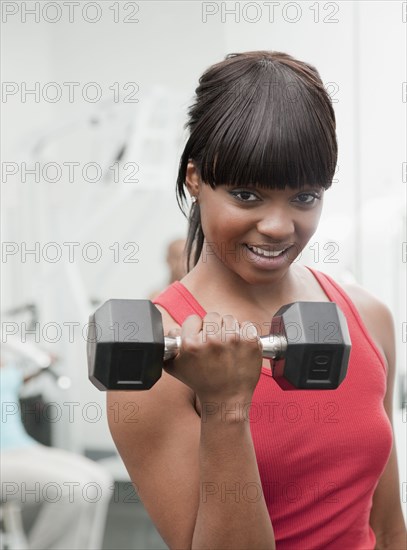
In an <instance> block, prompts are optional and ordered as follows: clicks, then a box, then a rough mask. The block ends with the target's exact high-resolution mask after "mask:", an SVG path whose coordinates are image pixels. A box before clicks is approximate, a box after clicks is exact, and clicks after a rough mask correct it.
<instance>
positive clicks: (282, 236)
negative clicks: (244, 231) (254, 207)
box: [257, 206, 295, 243]
mask: <svg viewBox="0 0 407 550" xmlns="http://www.w3.org/2000/svg"><path fill="white" fill-rule="evenodd" d="M257 231H258V232H259V233H261V234H262V235H265V236H267V237H268V238H270V239H272V240H273V241H274V242H277V243H279V242H284V243H286V242H288V241H289V240H290V238H292V237H293V236H294V233H295V225H294V220H293V219H292V218H291V216H289V214H288V213H287V210H286V209H284V208H281V207H277V206H275V207H273V208H268V210H267V212H266V213H265V214H264V215H263V216H262V217H261V219H259V221H258V222H257Z"/></svg>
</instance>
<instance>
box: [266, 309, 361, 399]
mask: <svg viewBox="0 0 407 550" xmlns="http://www.w3.org/2000/svg"><path fill="white" fill-rule="evenodd" d="M272 332H273V333H276V332H277V333H279V334H282V335H283V336H285V338H286V339H287V343H288V346H287V350H286V352H285V354H284V355H285V356H284V358H281V359H277V360H274V361H272V370H273V377H274V379H275V380H276V382H277V383H278V384H279V386H280V387H281V388H282V389H293V390H294V389H297V390H298V389H314V390H316V389H321V390H322V389H324V390H326V389H335V388H337V387H338V386H339V384H341V382H342V381H343V379H344V378H345V376H346V372H347V367H348V361H349V355H350V349H351V341H350V336H349V331H348V326H347V323H346V319H345V316H344V315H343V313H342V311H341V310H340V309H339V308H338V306H337V305H336V304H335V303H333V302H295V303H293V304H287V305H285V306H283V307H282V308H280V309H279V311H278V312H277V313H276V315H275V316H274V317H273V321H272Z"/></svg>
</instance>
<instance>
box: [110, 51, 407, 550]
mask: <svg viewBox="0 0 407 550" xmlns="http://www.w3.org/2000/svg"><path fill="white" fill-rule="evenodd" d="M187 126H188V129H189V131H190V137H189V140H188V142H187V144H186V146H185V150H184V152H183V155H182V158H181V162H180V167H179V175H178V181H177V192H178V199H179V202H180V204H181V206H182V204H183V202H184V200H185V198H186V194H189V195H190V197H191V198H192V201H193V204H192V207H191V212H190V218H189V233H188V241H187V252H188V260H189V262H190V263H191V262H192V265H193V267H192V269H191V270H190V271H189V273H188V274H187V275H186V276H185V277H184V278H183V279H182V280H181V282H180V283H174V284H173V285H171V286H170V287H169V288H168V289H167V290H165V291H164V292H163V293H162V294H161V295H160V296H158V297H157V298H156V300H155V303H156V304H157V307H158V309H159V310H160V311H161V313H162V316H163V321H164V331H165V333H170V334H172V335H175V334H180V335H181V336H182V346H181V350H180V353H179V354H178V356H177V357H176V359H175V360H174V361H172V362H171V363H170V364H168V365H167V366H166V372H165V373H163V376H162V378H161V379H160V380H159V382H158V383H157V384H156V385H155V386H154V387H153V388H152V389H151V390H149V391H146V392H141V393H134V394H130V393H126V392H123V393H120V392H111V393H110V395H109V396H108V402H109V404H112V403H113V402H115V403H117V402H118V403H119V404H120V405H121V406H122V407H124V408H125V407H126V404H127V403H128V402H129V401H134V402H136V403H137V405H138V406H139V411H140V412H139V420H138V422H137V423H135V424H126V423H125V422H117V423H116V422H115V421H114V420H115V419H114V418H113V415H112V416H111V419H110V428H111V431H112V434H113V437H114V439H115V442H116V445H117V447H118V449H119V452H120V453H121V456H122V457H123V460H124V462H125V464H126V466H127V469H128V471H129V473H130V476H131V478H132V480H133V482H134V483H135V484H136V485H137V487H138V490H139V493H140V496H141V498H142V500H143V502H144V505H145V507H146V509H147V510H148V512H149V514H150V516H151V518H152V520H153V521H154V523H155V525H156V527H157V529H158V530H159V532H160V534H161V535H162V537H163V539H164V541H165V542H166V543H167V544H168V546H169V547H170V548H174V549H175V548H176V549H180V548H213V549H218V548H219V549H220V548H222V549H224V548H233V549H236V548H240V549H249V548H251V549H273V548H277V550H293V549H296V550H297V549H307V550H309V549H313V550H314V549H316V548H320V549H324V550H327V549H344V548H346V549H350V548H352V550H362V549H363V550H367V549H373V548H377V549H385V548H392V549H394V550H396V549H400V548H403V547H404V544H405V526H404V521H403V516H402V511H401V507H400V496H399V480H398V471H397V458H396V451H395V448H394V446H392V445H393V438H392V427H391V407H392V395H393V385H394V369H395V366H394V362H395V357H394V356H395V352H394V330H393V324H392V319H391V314H390V312H389V310H388V309H387V308H386V307H385V306H384V305H383V304H382V303H380V302H379V301H378V300H377V299H376V298H374V297H373V296H371V295H370V294H369V293H368V292H366V291H364V290H363V289H362V288H359V287H346V289H343V288H341V287H339V286H338V285H337V284H336V283H335V282H334V281H333V280H332V279H331V278H330V277H327V276H325V275H323V274H322V273H320V272H318V271H315V270H311V269H309V268H307V267H304V266H301V265H299V264H298V263H294V261H295V259H296V258H297V257H298V255H299V253H300V252H301V250H303V249H304V247H305V246H306V244H307V243H308V241H309V240H310V238H311V237H312V235H313V234H314V232H315V230H316V228H317V225H318V221H319V218H320V214H321V209H322V202H323V197H324V192H325V190H326V189H328V188H329V187H330V185H331V182H332V178H333V174H334V171H335V166H336V161H337V142H336V135H335V115H334V112H333V109H332V105H331V101H330V98H329V96H328V95H327V93H326V92H325V90H324V87H323V84H322V82H321V79H320V76H319V74H318V72H317V71H316V69H315V68H314V67H312V66H310V65H309V64H307V63H304V62H300V61H298V60H296V59H294V58H292V57H291V56H289V55H287V54H283V53H278V52H267V51H260V52H247V53H242V54H231V55H228V56H227V57H226V59H225V60H224V61H222V62H220V63H218V64H216V65H214V66H212V67H210V68H209V69H208V70H207V71H206V72H205V73H204V74H203V75H202V77H201V78H200V81H199V86H198V88H197V90H196V100H195V103H194V104H193V105H192V107H191V108H190V111H189V121H188V124H187ZM295 301H318V302H328V301H333V302H336V303H337V304H338V306H339V307H340V308H341V309H342V311H343V312H344V314H345V316H346V319H347V322H348V326H349V331H350V336H351V340H352V352H351V357H350V363H349V368H348V374H347V377H346V379H345V380H344V382H343V383H342V385H341V386H340V387H339V388H338V389H337V390H334V391H297V392H294V393H293V392H284V391H283V390H281V389H280V388H279V387H278V385H277V384H276V383H275V382H274V381H273V380H272V377H271V373H270V366H269V364H268V363H267V361H262V359H261V351H260V348H259V344H258V339H257V337H256V335H258V336H262V335H267V334H268V331H269V329H270V321H271V319H272V317H273V315H274V314H275V313H276V311H277V310H278V309H279V308H280V307H281V306H282V305H284V304H287V303H290V302H295ZM250 322H251V323H252V324H251V323H250ZM116 406H117V405H116ZM109 408H110V409H111V410H112V411H113V410H114V407H109Z"/></svg>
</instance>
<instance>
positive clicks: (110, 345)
mask: <svg viewBox="0 0 407 550" xmlns="http://www.w3.org/2000/svg"><path fill="white" fill-rule="evenodd" d="M87 354H88V369H89V378H90V380H91V381H92V383H93V384H94V385H95V386H96V387H97V388H99V389H100V390H107V389H109V390H132V389H133V390H143V389H149V388H151V387H152V386H153V385H154V384H155V383H156V382H157V380H158V379H159V378H160V377H161V374H162V366H163V356H164V333H163V326H162V318H161V313H160V312H159V310H158V309H157V308H156V307H155V306H154V304H153V303H152V302H150V301H148V300H108V301H107V302H105V303H104V304H103V305H102V306H101V307H100V308H98V309H97V310H96V311H95V313H94V314H93V315H91V316H90V318H89V332H88V343H87Z"/></svg>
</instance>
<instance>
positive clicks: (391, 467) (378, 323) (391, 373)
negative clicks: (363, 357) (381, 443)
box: [344, 285, 407, 550]
mask: <svg viewBox="0 0 407 550" xmlns="http://www.w3.org/2000/svg"><path fill="white" fill-rule="evenodd" d="M344 288H345V290H346V291H347V293H348V294H349V295H350V297H351V298H352V300H353V302H354V304H355V305H356V307H357V309H358V311H359V314H360V315H361V317H362V319H363V321H364V323H365V325H366V327H367V328H368V330H369V332H370V334H371V336H372V338H373V340H374V341H375V343H377V344H378V348H379V349H380V351H382V353H383V356H384V359H385V361H386V363H387V389H386V395H385V398H384V403H383V404H384V408H385V410H386V413H387V416H388V417H389V420H390V422H391V424H392V427H393V390H394V378H395V364H396V352H395V331H394V322H393V318H392V315H391V312H390V311H389V309H388V308H387V307H386V306H385V305H384V304H382V303H381V302H380V301H379V300H377V299H376V298H375V297H373V296H372V295H371V294H370V293H368V292H367V291H366V290H364V289H362V288H361V287H359V286H356V285H346V286H345V285H344ZM370 525H371V527H372V529H373V531H374V533H375V535H376V549H375V550H402V549H404V548H407V538H406V536H407V535H406V526H405V522H404V517H403V512H402V509H401V499H400V482H399V474H398V465H397V453H396V447H395V443H394V445H393V448H392V451H391V454H390V457H389V460H388V462H387V465H386V468H385V470H384V472H383V474H382V476H381V478H380V480H379V483H378V485H377V487H376V491H375V493H374V496H373V505H372V509H371V512H370Z"/></svg>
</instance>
